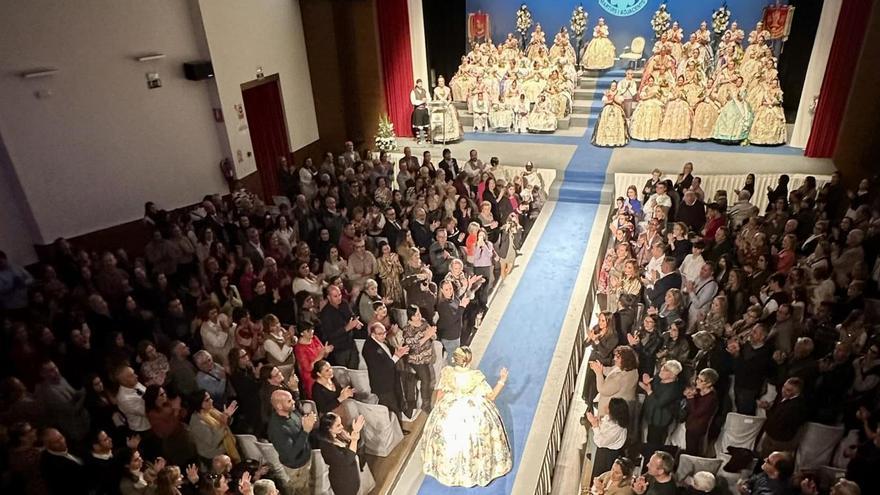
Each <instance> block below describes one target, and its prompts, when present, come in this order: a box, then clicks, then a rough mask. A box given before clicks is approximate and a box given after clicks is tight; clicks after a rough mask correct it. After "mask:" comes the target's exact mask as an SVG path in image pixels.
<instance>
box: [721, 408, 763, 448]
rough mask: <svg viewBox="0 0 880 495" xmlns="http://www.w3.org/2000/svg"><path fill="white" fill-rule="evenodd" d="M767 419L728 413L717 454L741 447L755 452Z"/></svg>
mask: <svg viewBox="0 0 880 495" xmlns="http://www.w3.org/2000/svg"><path fill="white" fill-rule="evenodd" d="M765 420H766V419H765V418H759V417H757V416H747V415H745V414H739V413H734V412H732V413H727V419H726V420H725V421H724V429H723V430H722V431H721V435H719V436H718V440H716V442H715V453H716V454H722V453H727V448H728V447H740V448H743V449H749V450H754V449H755V442H756V441H757V440H758V435H759V434H760V433H761V428H762V427H763V426H764V421H765Z"/></svg>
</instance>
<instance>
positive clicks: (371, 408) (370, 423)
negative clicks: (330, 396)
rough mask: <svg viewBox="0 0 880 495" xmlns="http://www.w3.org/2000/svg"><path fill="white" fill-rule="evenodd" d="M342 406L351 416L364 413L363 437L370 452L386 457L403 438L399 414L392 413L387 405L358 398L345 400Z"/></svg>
mask: <svg viewBox="0 0 880 495" xmlns="http://www.w3.org/2000/svg"><path fill="white" fill-rule="evenodd" d="M342 407H343V408H344V409H345V414H346V416H348V417H349V418H356V417H358V415H363V417H364V419H365V420H366V421H365V423H364V429H363V430H362V431H361V438H363V440H364V449H365V450H366V451H367V453H368V454H370V455H375V456H378V457H386V456H388V454H390V453H391V451H392V450H394V447H397V444H399V443H400V442H401V441H402V440H403V430H402V429H401V427H400V423H399V422H398V421H397V416H395V415H393V414H391V413H390V412H389V411H388V408H387V407H385V406H383V405H380V404H367V403H364V402H358V401H356V400H347V401H344V402H343V403H342Z"/></svg>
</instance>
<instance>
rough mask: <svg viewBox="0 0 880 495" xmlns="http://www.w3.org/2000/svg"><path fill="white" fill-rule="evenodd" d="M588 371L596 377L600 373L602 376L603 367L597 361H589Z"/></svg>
mask: <svg viewBox="0 0 880 495" xmlns="http://www.w3.org/2000/svg"><path fill="white" fill-rule="evenodd" d="M590 369H591V370H593V372H594V373H596V374H597V375H598V374H600V373H602V374H604V371H605V366H604V365H603V364H602V363H600V362H599V361H590Z"/></svg>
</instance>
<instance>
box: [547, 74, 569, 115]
mask: <svg viewBox="0 0 880 495" xmlns="http://www.w3.org/2000/svg"><path fill="white" fill-rule="evenodd" d="M547 94H548V95H549V99H550V102H551V103H552V104H553V113H554V114H556V118H557V119H564V118H565V116H566V115H567V114H568V108H569V100H570V99H571V96H570V94H569V93H568V91H567V90H566V88H565V81H564V80H563V79H562V78H561V77H560V76H559V72H558V71H555V70H554V71H553V72H552V73H551V74H550V78H549V79H548V80H547Z"/></svg>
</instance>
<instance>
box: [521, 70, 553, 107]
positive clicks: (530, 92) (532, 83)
mask: <svg viewBox="0 0 880 495" xmlns="http://www.w3.org/2000/svg"><path fill="white" fill-rule="evenodd" d="M546 86H547V82H546V81H545V80H544V77H543V75H542V74H541V66H540V64H539V63H538V62H537V61H536V62H533V63H532V71H531V72H530V73H529V75H527V76H526V77H525V79H524V80H523V82H522V91H523V93H525V95H526V100H528V101H529V103H534V102H535V101H537V100H538V95H539V94H541V93H543V92H544V88H545V87H546Z"/></svg>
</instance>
